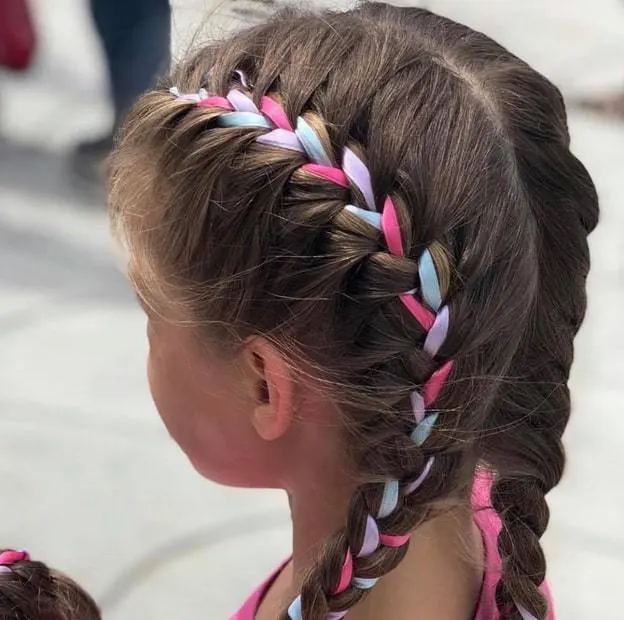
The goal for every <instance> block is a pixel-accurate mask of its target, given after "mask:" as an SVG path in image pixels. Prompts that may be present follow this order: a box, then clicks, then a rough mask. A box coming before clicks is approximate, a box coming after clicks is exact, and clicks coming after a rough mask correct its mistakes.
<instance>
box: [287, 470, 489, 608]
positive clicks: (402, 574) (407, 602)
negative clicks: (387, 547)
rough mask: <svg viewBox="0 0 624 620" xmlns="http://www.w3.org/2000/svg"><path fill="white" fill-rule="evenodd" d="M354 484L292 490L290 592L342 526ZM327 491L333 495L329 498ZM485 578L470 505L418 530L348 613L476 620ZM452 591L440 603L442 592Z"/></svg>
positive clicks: (448, 513)
mask: <svg viewBox="0 0 624 620" xmlns="http://www.w3.org/2000/svg"><path fill="white" fill-rule="evenodd" d="M354 488H355V487H354V485H353V484H349V483H348V482H347V481H345V480H337V479H335V480H333V481H332V484H331V485H327V484H325V485H322V486H321V485H320V484H319V485H318V487H317V486H316V485H311V486H310V485H308V486H306V487H304V489H300V490H298V491H297V492H291V493H290V495H289V498H290V508H291V514H292V522H293V561H292V572H291V575H292V583H291V588H292V592H293V593H296V592H299V591H300V588H301V584H302V583H303V580H304V578H305V575H306V573H307V571H308V570H309V568H310V567H311V566H312V565H313V563H314V561H315V559H316V558H317V557H318V555H319V552H320V550H321V549H322V547H323V545H324V544H325V542H326V541H327V540H328V539H329V538H330V537H331V536H332V535H333V534H334V533H335V532H336V531H338V530H339V529H340V528H341V527H343V526H344V523H345V521H346V515H347V510H348V503H349V498H350V497H351V494H352V493H353V491H354ZM328 489H329V494H328ZM482 575H483V548H482V541H481V536H480V533H479V531H478V529H477V528H476V526H475V525H474V522H473V519H472V511H471V510H470V508H469V507H456V508H453V509H449V510H448V511H447V512H446V513H444V514H443V515H441V516H439V517H436V518H434V519H432V520H430V521H428V522H427V523H425V524H424V525H422V526H420V527H419V528H417V529H416V530H415V531H414V532H413V534H412V539H411V541H410V547H409V550H408V552H407V554H406V556H405V558H404V559H403V561H402V562H401V563H400V564H399V566H398V567H397V568H396V569H395V570H393V571H392V572H391V573H389V574H388V575H387V576H386V577H385V578H384V579H383V580H381V581H380V583H379V584H378V585H377V586H376V587H375V588H374V590H372V593H371V595H370V596H369V597H367V598H366V599H365V600H364V601H362V602H361V603H360V604H358V606H357V607H356V608H354V609H353V610H352V611H351V612H350V613H349V618H353V620H360V619H361V620H368V619H369V618H382V617H393V618H395V619H397V620H401V619H402V618H410V619H413V618H414V615H413V610H414V609H418V610H419V615H418V620H429V619H430V618H431V619H435V620H439V619H440V618H444V619H445V620H446V619H447V618H448V619H449V620H465V619H466V618H470V617H472V616H471V614H472V613H473V612H474V606H475V603H476V601H477V599H478V596H479V591H480V588H481V582H482ZM444 591H452V592H453V596H452V597H445V599H448V600H444V601H441V600H440V597H439V596H438V595H439V593H440V592H444Z"/></svg>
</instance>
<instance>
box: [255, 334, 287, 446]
mask: <svg viewBox="0 0 624 620" xmlns="http://www.w3.org/2000/svg"><path fill="white" fill-rule="evenodd" d="M243 357H244V363H245V366H246V374H247V375H248V376H249V378H250V386H251V388H250V390H251V397H252V399H253V402H254V407H253V412H252V424H253V426H254V428H255V429H256V432H257V433H258V435H259V436H260V437H262V439H264V440H265V441H273V440H275V439H279V438H280V437H282V436H283V435H284V433H285V432H286V430H287V429H288V427H289V426H290V423H291V421H292V419H293V412H294V391H295V386H294V377H293V373H292V370H291V368H290V366H289V365H288V364H287V362H286V360H285V358H284V356H283V355H282V353H281V352H280V351H279V350H278V349H277V347H276V346H275V345H273V344H272V343H271V342H269V341H268V340H267V339H266V338H262V337H259V336H255V337H252V338H250V339H249V340H248V341H247V342H246V343H245V350H244V356H243Z"/></svg>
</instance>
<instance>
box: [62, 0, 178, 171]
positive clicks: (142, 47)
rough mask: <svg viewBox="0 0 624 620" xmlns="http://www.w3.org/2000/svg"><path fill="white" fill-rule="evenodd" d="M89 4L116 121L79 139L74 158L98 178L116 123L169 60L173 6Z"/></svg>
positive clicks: (140, 1) (143, 1)
mask: <svg viewBox="0 0 624 620" xmlns="http://www.w3.org/2000/svg"><path fill="white" fill-rule="evenodd" d="M90 4H91V14H92V16H93V21H94V23H95V27H96V30H97V33H98V35H99V37H100V40H101V43H102V49H103V52H104V58H105V61H106V67H107V69H108V78H109V84H110V94H111V99H112V104H113V109H114V117H113V118H114V121H113V126H112V128H111V130H110V131H109V132H107V133H106V134H105V135H103V136H97V137H95V138H93V139H89V140H86V141H84V142H82V143H80V144H79V145H78V146H77V147H76V150H75V152H74V158H73V159H74V169H75V171H76V172H77V173H78V174H79V175H80V176H81V177H83V178H85V179H87V180H88V181H94V182H99V181H100V177H101V174H100V167H101V164H102V162H103V160H104V158H105V157H106V156H107V155H108V153H109V152H110V149H111V147H112V144H113V136H114V133H115V130H116V128H117V126H118V125H119V123H120V122H121V120H122V119H123V117H124V115H125V113H126V112H127V111H128V109H129V108H130V106H131V105H132V103H133V102H134V100H135V99H136V98H137V97H138V96H139V95H140V94H141V93H142V92H143V91H145V90H147V89H148V88H149V87H150V86H151V85H152V83H153V81H154V80H155V78H156V76H157V75H158V74H159V73H161V72H163V71H166V69H167V67H168V65H169V59H170V45H171V7H170V5H169V0H91V3H90Z"/></svg>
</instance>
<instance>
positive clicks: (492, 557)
mask: <svg viewBox="0 0 624 620" xmlns="http://www.w3.org/2000/svg"><path fill="white" fill-rule="evenodd" d="M490 486H491V484H490V480H489V478H488V477H487V476H486V475H478V476H477V477H476V479H475V485H474V490H473V497H472V503H473V506H474V510H475V522H476V524H477V526H478V527H479V529H480V530H481V534H482V536H483V549H484V552H485V573H484V575H483V587H482V589H481V597H480V599H479V603H478V605H477V611H476V614H475V616H474V620H500V618H501V616H500V613H499V611H498V608H497V607H496V586H497V584H498V581H499V579H500V574H501V558H500V555H499V553H498V546H497V541H496V539H497V538H498V534H499V532H500V530H501V520H500V518H499V516H498V515H497V514H496V512H494V510H493V509H492V508H491V505H490ZM286 564H288V561H287V562H285V563H284V564H282V566H280V567H279V569H278V570H277V571H275V573H273V574H272V575H271V576H270V577H269V578H268V579H267V580H266V581H265V582H264V583H263V584H262V585H261V586H260V587H259V588H258V589H257V590H256V591H255V592H254V593H253V594H252V595H251V596H250V597H249V598H248V599H247V601H246V602H245V604H244V605H243V606H242V607H241V608H240V609H239V610H238V611H237V612H236V613H235V614H234V615H233V616H232V617H231V618H230V620H254V618H255V616H256V612H257V610H258V607H259V606H260V603H261V602H262V599H263V597H264V595H265V594H266V592H267V591H268V589H269V588H270V587H271V584H272V583H273V582H274V581H275V578H276V577H277V576H278V575H279V573H280V571H281V570H282V569H283V568H284V566H286ZM542 591H543V592H544V594H546V596H547V598H548V601H549V607H550V610H549V612H548V617H547V620H554V618H555V616H554V612H553V606H552V601H551V599H550V594H549V592H548V588H547V586H546V585H545V584H544V585H543V586H542Z"/></svg>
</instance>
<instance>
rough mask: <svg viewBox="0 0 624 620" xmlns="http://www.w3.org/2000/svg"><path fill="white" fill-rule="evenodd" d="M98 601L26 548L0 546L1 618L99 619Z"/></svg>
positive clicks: (23, 619)
mask: <svg viewBox="0 0 624 620" xmlns="http://www.w3.org/2000/svg"><path fill="white" fill-rule="evenodd" d="M100 618H101V616H100V612H99V610H98V607H97V605H96V604H95V601H94V600H93V599H92V598H91V597H90V596H89V595H88V594H87V593H86V592H85V591H84V590H83V589H82V588H81V587H80V586H79V585H78V584H77V583H76V582H75V581H73V580H72V579H70V578H69V577H67V576H66V575H64V574H62V573H60V572H59V571H56V570H53V569H51V568H48V567H47V566H46V565H45V564H43V563H42V562H36V561H33V560H31V559H30V557H29V555H28V553H26V552H25V551H15V550H12V549H4V550H0V620H100Z"/></svg>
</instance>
